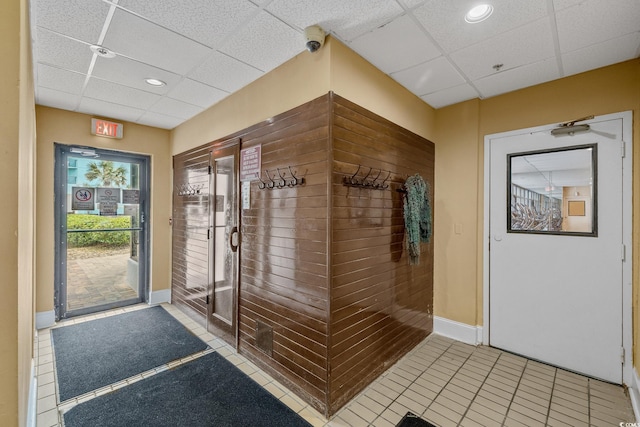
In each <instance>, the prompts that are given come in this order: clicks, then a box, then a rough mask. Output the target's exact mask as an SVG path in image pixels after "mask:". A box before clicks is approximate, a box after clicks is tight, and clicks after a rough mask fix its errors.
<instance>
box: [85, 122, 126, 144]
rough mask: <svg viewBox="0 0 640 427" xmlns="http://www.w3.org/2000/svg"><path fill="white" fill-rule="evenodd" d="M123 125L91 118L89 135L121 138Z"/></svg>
mask: <svg viewBox="0 0 640 427" xmlns="http://www.w3.org/2000/svg"><path fill="white" fill-rule="evenodd" d="M123 132H124V125H123V124H122V123H115V122H109V121H107V120H102V119H91V135H96V136H104V137H107V138H116V139H122V134H123Z"/></svg>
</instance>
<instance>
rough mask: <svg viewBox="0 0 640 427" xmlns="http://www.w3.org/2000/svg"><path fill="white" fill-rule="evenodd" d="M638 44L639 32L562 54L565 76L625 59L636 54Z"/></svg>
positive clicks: (639, 40) (639, 41) (639, 43)
mask: <svg viewBox="0 0 640 427" xmlns="http://www.w3.org/2000/svg"><path fill="white" fill-rule="evenodd" d="M639 46H640V33H632V34H628V35H626V36H623V37H619V38H617V39H612V40H607V41H606V42H604V43H599V44H595V45H591V46H588V47H586V48H584V49H579V50H574V51H572V52H569V53H565V54H563V55H562V65H563V68H564V74H565V76H570V75H572V74H578V73H582V72H584V71H588V70H593V69H595V68H600V67H604V66H607V65H611V64H616V63H618V62H622V61H626V60H628V59H629V58H633V57H634V56H636V53H637V52H638V47H639Z"/></svg>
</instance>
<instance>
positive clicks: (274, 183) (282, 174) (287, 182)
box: [258, 166, 304, 190]
mask: <svg viewBox="0 0 640 427" xmlns="http://www.w3.org/2000/svg"><path fill="white" fill-rule="evenodd" d="M287 169H288V170H289V175H290V178H287ZM262 172H263V173H264V175H265V176H266V177H267V180H266V181H263V180H262V178H260V177H258V180H260V183H259V184H258V188H259V189H261V190H264V189H265V188H266V189H268V190H273V189H274V188H285V187H295V186H298V185H303V184H304V178H303V177H300V178H298V177H297V176H296V173H297V172H293V171H292V170H291V166H287V167H286V168H276V170H275V171H273V170H272V171H271V174H269V170H268V169H265V170H264V171H262Z"/></svg>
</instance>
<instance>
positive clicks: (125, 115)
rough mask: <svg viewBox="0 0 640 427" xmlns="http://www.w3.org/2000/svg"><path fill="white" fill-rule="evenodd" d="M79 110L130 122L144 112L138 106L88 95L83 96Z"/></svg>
mask: <svg viewBox="0 0 640 427" xmlns="http://www.w3.org/2000/svg"><path fill="white" fill-rule="evenodd" d="M78 112H79V113H84V114H90V115H94V116H100V117H104V118H111V119H115V120H126V121H128V122H135V121H136V120H138V118H139V117H140V116H141V115H142V114H143V113H144V111H143V110H140V109H137V108H132V107H129V106H126V105H122V104H114V103H112V102H107V101H104V100H100V99H93V98H87V97H83V98H82V101H81V102H80V107H79V108H78ZM87 131H88V129H87Z"/></svg>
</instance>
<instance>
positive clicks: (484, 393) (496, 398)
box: [478, 386, 513, 407]
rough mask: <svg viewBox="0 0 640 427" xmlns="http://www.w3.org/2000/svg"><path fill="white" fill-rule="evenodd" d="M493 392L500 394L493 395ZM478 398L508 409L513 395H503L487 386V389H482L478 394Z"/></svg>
mask: <svg viewBox="0 0 640 427" xmlns="http://www.w3.org/2000/svg"><path fill="white" fill-rule="evenodd" d="M494 391H496V392H497V393H501V394H495V393H493V392H494ZM478 397H483V398H485V399H487V400H490V401H492V402H495V403H497V404H498V405H500V406H507V407H508V406H509V404H510V403H511V400H512V397H513V395H511V394H508V393H504V392H502V391H501V390H498V389H494V388H492V387H490V386H487V387H482V390H480V391H479V392H478Z"/></svg>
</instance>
